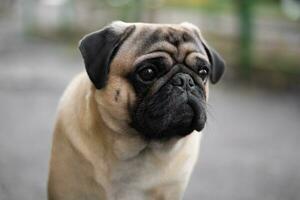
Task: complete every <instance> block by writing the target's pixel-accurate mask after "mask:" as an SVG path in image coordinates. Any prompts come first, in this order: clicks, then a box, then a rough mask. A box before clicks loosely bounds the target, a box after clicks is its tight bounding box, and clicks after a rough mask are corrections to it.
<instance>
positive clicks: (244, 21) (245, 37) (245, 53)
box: [236, 0, 254, 80]
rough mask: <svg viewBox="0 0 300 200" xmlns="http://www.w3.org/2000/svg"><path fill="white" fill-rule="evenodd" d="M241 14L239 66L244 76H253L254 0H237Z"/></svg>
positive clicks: (245, 77)
mask: <svg viewBox="0 0 300 200" xmlns="http://www.w3.org/2000/svg"><path fill="white" fill-rule="evenodd" d="M236 2H237V6H238V8H237V9H238V15H239V34H240V41H239V66H240V73H241V76H242V78H244V79H246V80H249V79H250V78H251V66H252V42H253V40H252V37H253V26H252V17H253V16H252V7H253V2H254V0H237V1H236Z"/></svg>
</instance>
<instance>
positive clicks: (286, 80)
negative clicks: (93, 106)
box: [0, 0, 300, 200]
mask: <svg viewBox="0 0 300 200" xmlns="http://www.w3.org/2000/svg"><path fill="white" fill-rule="evenodd" d="M113 20H124V21H128V22H132V21H142V22H153V23H180V22H183V21H188V22H191V23H194V24H195V25H197V26H198V27H200V29H201V30H202V33H203V35H204V37H205V38H206V39H207V41H208V42H209V44H210V45H211V46H213V47H215V49H217V50H218V51H219V52H220V54H221V55H223V57H224V58H225V60H226V61H227V69H226V73H225V76H224V78H223V80H222V81H221V82H220V83H218V84H217V85H211V87H210V100H209V108H208V109H209V121H208V124H207V126H206V129H205V131H204V132H203V133H202V134H203V140H202V146H201V152H200V154H199V161H198V163H197V166H196V168H195V171H194V173H193V175H192V178H191V182H190V184H189V186H188V189H187V191H186V194H185V198H184V199H185V200H196V199H205V200H216V199H222V200H253V199H256V200H258V199H264V200H299V199H300V190H299V189H300V170H299V169H300V145H299V144H300V93H299V92H300V1H299V0H260V1H258V0H185V1H181V0H86V1H79V0H26V1H21V0H0V111H1V114H0V200H17V199H23V200H32V199H46V183H47V173H48V161H49V156H50V149H51V139H52V129H53V124H54V119H55V113H56V106H57V103H58V100H59V98H60V96H61V94H62V92H63V90H64V88H65V87H66V85H67V84H68V82H69V81H70V80H71V79H72V77H73V76H74V75H75V74H77V73H79V72H80V71H82V70H83V69H84V66H83V62H82V59H81V56H80V54H79V51H78V49H77V44H78V41H79V39H80V38H81V37H82V36H83V35H84V34H86V33H89V32H91V31H95V30H97V29H100V28H101V27H102V26H104V25H106V24H108V23H110V22H111V21H113ZM145 181H146V180H145Z"/></svg>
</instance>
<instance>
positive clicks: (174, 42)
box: [117, 24, 208, 70]
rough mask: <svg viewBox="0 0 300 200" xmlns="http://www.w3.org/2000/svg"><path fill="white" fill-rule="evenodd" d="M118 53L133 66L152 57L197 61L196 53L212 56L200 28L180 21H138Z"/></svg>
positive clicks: (204, 56)
mask: <svg viewBox="0 0 300 200" xmlns="http://www.w3.org/2000/svg"><path fill="white" fill-rule="evenodd" d="M117 57H119V59H121V61H120V62H122V63H123V66H124V64H125V63H126V62H125V61H127V62H128V63H127V64H128V65H129V66H130V65H131V66H132V65H134V63H137V62H140V61H142V60H144V59H147V58H152V57H165V58H166V59H168V60H169V62H172V63H187V64H191V65H192V64H193V63H192V62H196V59H195V58H196V57H197V58H200V59H204V60H208V58H207V55H206V53H205V50H204V47H203V45H202V42H201V38H200V36H199V33H198V32H197V30H196V29H194V28H192V27H186V26H182V25H179V24H178V25H169V24H165V25H164V24H135V31H134V32H133V33H132V35H131V36H130V37H129V38H128V39H127V40H126V41H125V42H124V44H123V45H122V47H121V48H120V50H119V53H118V56H117ZM119 59H117V60H119ZM129 66H127V68H130V67H129ZM123 70H126V69H123Z"/></svg>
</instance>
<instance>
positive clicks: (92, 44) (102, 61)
mask: <svg viewBox="0 0 300 200" xmlns="http://www.w3.org/2000/svg"><path fill="white" fill-rule="evenodd" d="M134 29H135V26H134V25H128V24H126V23H124V22H119V21H118V22H113V23H112V24H110V25H108V26H106V27H104V28H103V29H101V30H99V31H96V32H93V33H90V34H88V35H86V36H84V37H83V38H82V39H81V40H80V42H79V50H80V52H81V54H82V57H83V60H84V64H85V68H86V71H87V74H88V76H89V78H90V80H91V81H92V82H93V84H94V85H95V87H96V88H97V89H101V88H103V87H104V86H105V84H106V81H107V79H108V73H109V66H110V64H111V61H112V60H113V58H114V56H115V55H116V53H117V52H118V49H119V48H120V46H121V45H122V43H123V42H124V40H125V39H126V38H127V37H128V36H129V35H130V34H131V33H132V32H133V31H134Z"/></svg>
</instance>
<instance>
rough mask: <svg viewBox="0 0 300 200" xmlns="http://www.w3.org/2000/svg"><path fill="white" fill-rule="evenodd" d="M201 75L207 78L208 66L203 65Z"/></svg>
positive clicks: (199, 72)
mask: <svg viewBox="0 0 300 200" xmlns="http://www.w3.org/2000/svg"><path fill="white" fill-rule="evenodd" d="M198 74H199V76H200V77H201V78H202V79H205V78H206V77H207V75H208V68H207V67H202V68H201V69H200V70H199V71H198Z"/></svg>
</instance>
